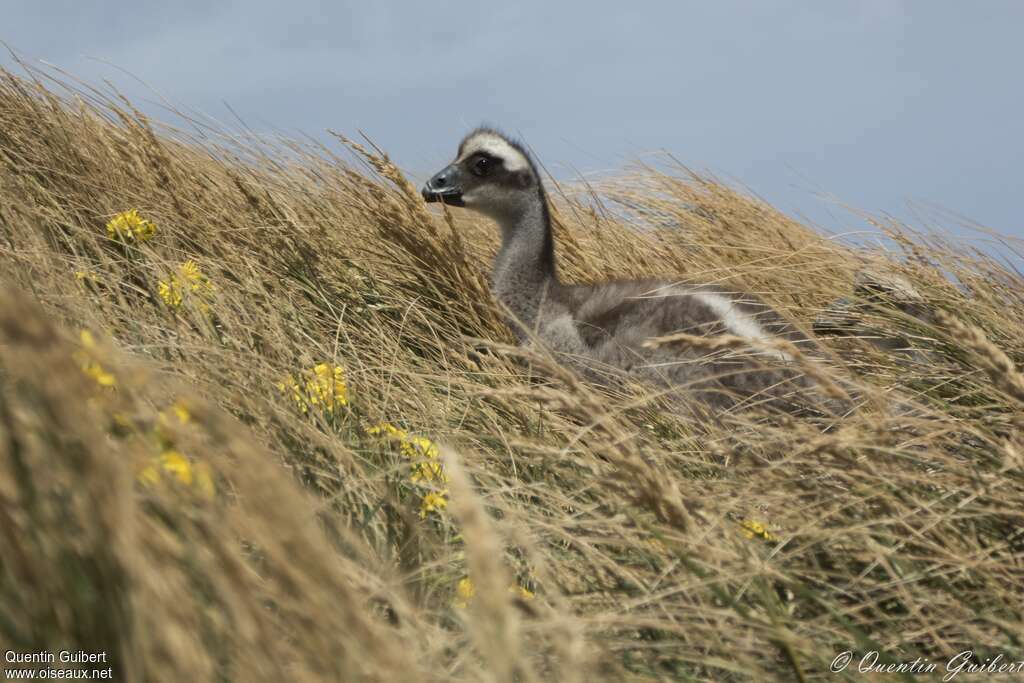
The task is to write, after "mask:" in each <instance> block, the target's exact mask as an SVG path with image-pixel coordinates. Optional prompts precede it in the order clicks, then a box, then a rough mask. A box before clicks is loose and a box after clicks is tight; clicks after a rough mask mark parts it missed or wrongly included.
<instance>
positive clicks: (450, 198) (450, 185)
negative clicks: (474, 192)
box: [422, 165, 465, 206]
mask: <svg viewBox="0 0 1024 683" xmlns="http://www.w3.org/2000/svg"><path fill="white" fill-rule="evenodd" d="M459 180H460V174H459V169H458V168H456V167H455V166H454V165H452V166H448V167H447V168H446V169H444V170H443V171H441V172H440V173H437V174H436V175H435V176H434V177H433V178H431V179H430V180H428V181H427V184H426V185H424V186H423V190H422V194H423V199H424V201H428V202H444V203H445V204H448V205H450V206H465V203H463V201H462V184H461V183H460V182H459Z"/></svg>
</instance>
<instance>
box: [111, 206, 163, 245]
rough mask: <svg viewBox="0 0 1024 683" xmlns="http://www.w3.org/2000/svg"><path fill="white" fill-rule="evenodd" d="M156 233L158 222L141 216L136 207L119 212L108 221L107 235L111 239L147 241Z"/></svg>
mask: <svg viewBox="0 0 1024 683" xmlns="http://www.w3.org/2000/svg"><path fill="white" fill-rule="evenodd" d="M154 234H156V224H155V223H153V222H152V221H148V220H146V219H145V218H142V217H141V216H139V212H138V211H136V210H135V209H132V210H130V211H125V212H123V213H119V214H117V215H116V216H114V217H113V218H112V219H110V221H109V222H108V223H107V235H108V236H109V237H110V239H117V240H122V241H125V242H131V241H133V240H137V241H139V242H145V241H146V240H148V239H149V238H150V237H152V236H153V235H154Z"/></svg>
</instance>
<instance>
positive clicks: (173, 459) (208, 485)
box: [138, 449, 216, 499]
mask: <svg viewBox="0 0 1024 683" xmlns="http://www.w3.org/2000/svg"><path fill="white" fill-rule="evenodd" d="M165 474H166V475H168V476H170V477H172V478H173V479H175V480H177V481H178V483H180V484H184V485H185V486H194V487H195V489H196V490H197V491H198V492H199V493H200V494H201V495H202V496H203V497H204V498H207V499H212V498H213V496H214V494H215V493H216V488H215V486H214V483H213V475H212V474H211V472H210V468H209V466H208V465H206V464H205V463H195V464H193V463H192V462H191V461H189V459H188V458H186V457H185V456H184V455H182V454H181V453H180V452H179V451H176V450H174V449H168V450H165V451H164V452H163V453H161V454H160V455H159V456H158V457H156V458H154V459H153V461H152V462H151V463H150V464H149V465H147V466H146V467H144V468H143V469H142V471H141V472H139V474H138V480H139V482H141V483H142V484H143V485H145V486H155V485H156V484H159V483H160V482H161V481H162V480H163V476H164V475H165Z"/></svg>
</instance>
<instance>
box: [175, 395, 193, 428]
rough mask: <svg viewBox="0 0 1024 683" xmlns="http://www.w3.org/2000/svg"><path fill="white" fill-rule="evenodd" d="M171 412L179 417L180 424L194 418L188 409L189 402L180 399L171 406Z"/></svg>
mask: <svg viewBox="0 0 1024 683" xmlns="http://www.w3.org/2000/svg"><path fill="white" fill-rule="evenodd" d="M171 412H172V413H174V416H175V417H176V418H178V422H179V423H180V424H188V423H189V422H190V421H191V420H192V413H190V412H189V411H188V404H187V403H185V402H184V401H183V400H181V399H178V400H177V401H175V402H174V404H173V405H172V406H171Z"/></svg>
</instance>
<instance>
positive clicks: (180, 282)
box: [157, 259, 214, 313]
mask: <svg viewBox="0 0 1024 683" xmlns="http://www.w3.org/2000/svg"><path fill="white" fill-rule="evenodd" d="M213 289H214V288H213V283H212V282H210V278H208V277H206V275H205V274H203V271H201V270H199V266H197V265H196V262H195V261H192V260H191V259H190V260H188V261H185V262H184V263H182V264H181V266H179V267H178V272H177V273H172V274H171V276H170V278H168V279H167V280H160V281H159V282H158V283H157V291H158V293H159V294H160V298H161V299H163V300H164V303H165V304H167V305H168V306H170V307H171V308H180V307H181V304H182V302H183V301H184V300H185V297H187V296H189V297H195V298H196V299H197V301H198V307H199V310H201V311H202V312H204V313H205V312H206V311H208V310H209V308H210V306H209V304H208V303H207V299H209V297H210V295H211V294H213Z"/></svg>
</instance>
